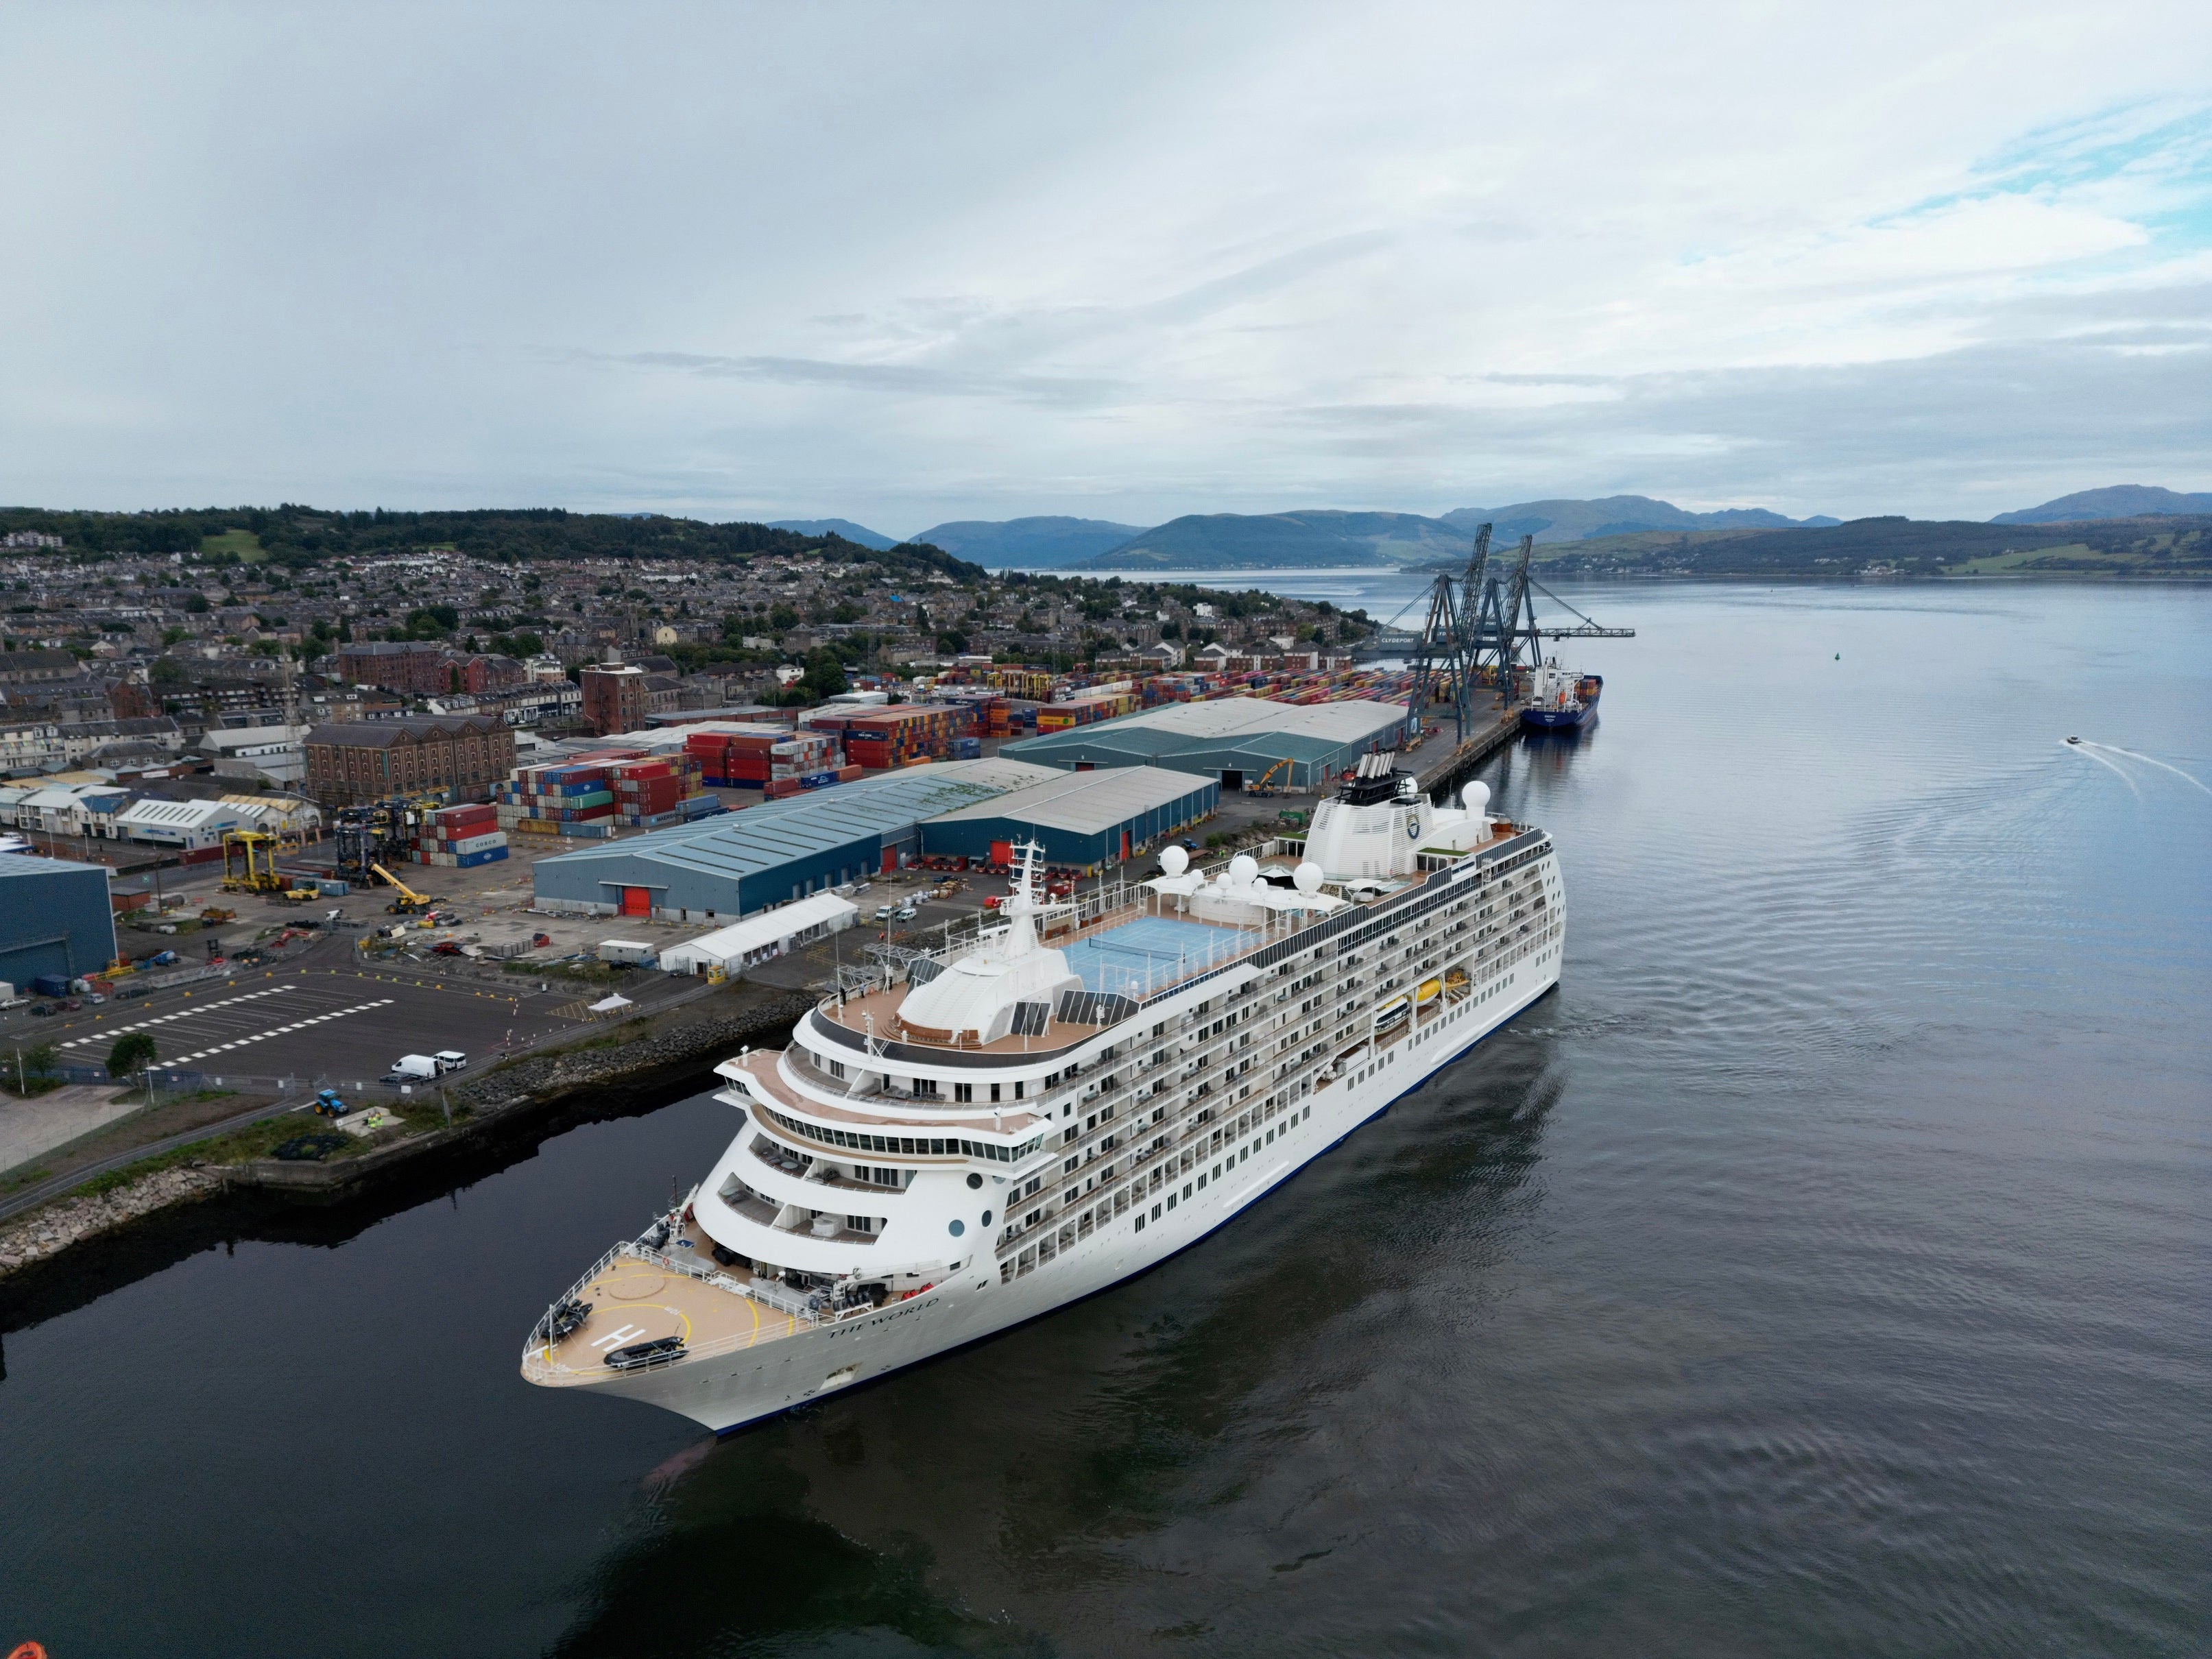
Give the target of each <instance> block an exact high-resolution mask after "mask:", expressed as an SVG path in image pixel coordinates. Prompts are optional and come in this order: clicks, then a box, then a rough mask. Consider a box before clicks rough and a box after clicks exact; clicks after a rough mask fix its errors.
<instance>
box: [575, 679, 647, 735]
mask: <svg viewBox="0 0 2212 1659" xmlns="http://www.w3.org/2000/svg"><path fill="white" fill-rule="evenodd" d="M576 678H577V684H580V685H581V686H582V687H583V689H584V721H585V723H586V725H588V726H590V727H591V728H592V735H593V736H594V737H601V738H603V737H605V736H606V734H607V733H608V732H635V731H636V730H638V729H639V728H640V727H641V726H643V725H644V724H645V716H646V712H647V686H646V683H645V682H646V673H645V670H644V669H642V668H641V667H639V666H638V665H636V664H635V663H614V664H604V665H603V664H599V663H593V664H590V665H586V667H585V668H584V669H583V670H582V671H581V672H580V673H579V674H578V675H577V677H576Z"/></svg>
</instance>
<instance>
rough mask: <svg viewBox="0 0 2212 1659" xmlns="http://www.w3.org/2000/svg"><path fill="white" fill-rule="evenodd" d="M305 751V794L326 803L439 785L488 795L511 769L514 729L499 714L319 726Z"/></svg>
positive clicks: (460, 793) (464, 795)
mask: <svg viewBox="0 0 2212 1659" xmlns="http://www.w3.org/2000/svg"><path fill="white" fill-rule="evenodd" d="M513 769H514V732H513V728H511V727H510V726H507V723H506V722H505V721H504V720H501V719H500V718H499V717H498V716H497V715H496V714H438V715H430V716H416V717H413V718H410V719H406V720H347V721H343V722H340V723H336V724H332V725H329V726H317V727H316V728H315V729H314V730H313V731H312V732H309V733H307V789H306V793H307V795H308V797H309V798H310V799H313V801H314V802H315V803H316V804H317V805H321V806H351V805H356V803H358V802H362V801H372V800H381V799H384V797H385V796H386V795H392V794H423V793H431V792H434V791H435V792H441V793H447V794H449V795H450V796H452V798H453V799H455V800H483V799H488V798H489V794H490V793H491V786H492V785H493V784H495V783H496V782H498V781H501V779H503V778H505V777H506V776H507V774H508V773H510V772H512V771H513Z"/></svg>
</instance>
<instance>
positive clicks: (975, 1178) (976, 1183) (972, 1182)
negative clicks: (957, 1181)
mask: <svg viewBox="0 0 2212 1659" xmlns="http://www.w3.org/2000/svg"><path fill="white" fill-rule="evenodd" d="M968 1184H969V1186H970V1187H980V1186H981V1185H982V1184H983V1177H982V1176H979V1175H971V1176H969V1177H968Z"/></svg>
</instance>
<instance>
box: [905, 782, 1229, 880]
mask: <svg viewBox="0 0 2212 1659" xmlns="http://www.w3.org/2000/svg"><path fill="white" fill-rule="evenodd" d="M1220 802H1221V786H1220V785H1219V784H1218V783H1215V782H1213V781H1211V780H1210V779H1209V780H1195V779H1193V778H1192V776H1191V775H1190V774H1188V772H1169V771H1163V770H1162V769H1160V768H1158V767H1157V766H1124V767H1115V768H1114V769H1111V770H1110V771H1103V772H1078V773H1075V774H1074V775H1072V776H1061V777H1057V778H1054V780H1053V781H1051V782H1049V783H1040V784H1034V785H1032V786H1031V787H1029V788H1027V789H1020V790H1017V791H1015V792H1014V793H1012V794H1011V795H1004V796H1001V797H1000V799H997V800H993V801H985V802H983V803H982V804H981V805H975V806H963V807H961V808H960V809H959V810H957V811H951V812H947V813H945V815H944V816H943V817H936V818H932V819H931V820H930V821H929V822H928V823H925V824H923V825H922V826H921V850H922V851H923V852H924V853H926V854H937V855H940V856H944V857H948V858H966V859H982V860H989V861H990V862H992V863H994V864H1005V863H1008V862H1010V861H1011V860H1010V858H1009V853H1010V851H1011V849H1012V845H1013V843H1014V842H1018V841H1034V842H1036V843H1037V844H1038V845H1039V846H1040V847H1042V848H1043V849H1044V859H1045V861H1046V862H1047V863H1048V864H1057V865H1066V866H1077V867H1079V868H1083V869H1094V868H1096V867H1097V866H1100V865H1103V864H1111V863H1113V862H1115V861H1116V860H1121V859H1127V858H1132V857H1134V856H1135V855H1136V853H1137V851H1138V850H1139V848H1148V847H1150V846H1152V844H1153V843H1155V842H1158V840H1159V839H1160V838H1161V837H1162V836H1171V835H1173V834H1175V833H1176V831H1177V830H1179V829H1188V827H1189V826H1190V825H1192V824H1194V823H1198V822H1199V820H1200V819H1201V818H1206V817H1212V814H1213V811H1214V808H1215V807H1217V806H1218V805H1220Z"/></svg>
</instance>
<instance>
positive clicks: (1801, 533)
mask: <svg viewBox="0 0 2212 1659" xmlns="http://www.w3.org/2000/svg"><path fill="white" fill-rule="evenodd" d="M1535 562H1536V567H1537V568H1539V569H1541V570H1542V571H1543V572H1545V573H1546V574H1547V575H1559V576H1664V575H1685V576H1748V577H1760V576H1769V577H1790V578H1803V577H1815V578H1817V577H1824V576H1858V575H1865V574H1897V575H1906V576H1974V575H2045V576H2048V575H2102V576H2176V577H2186V578H2192V579H2193V578H2201V577H2204V576H2208V575H2212V517H2199V518H2171V517H2160V518H2145V519H2105V520H2095V521H2093V522H2090V523H2075V524H2058V525H1998V524H1972V523H1966V522H1960V521H1955V520H1913V519H1901V518H1882V519H1858V520H1853V521H1851V522H1850V523H1849V524H1843V525H1838V526H1835V527H1833V528H1832V529H1820V530H1783V531H1759V530H1704V531H1686V532H1668V531H1653V532H1640V533H1638V534H1636V535H1630V536H1608V537H1598V538H1592V539H1590V540H1588V541H1578V542H1555V543H1553V544H1549V545H1545V544H1538V546H1537V549H1536V552H1535Z"/></svg>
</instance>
